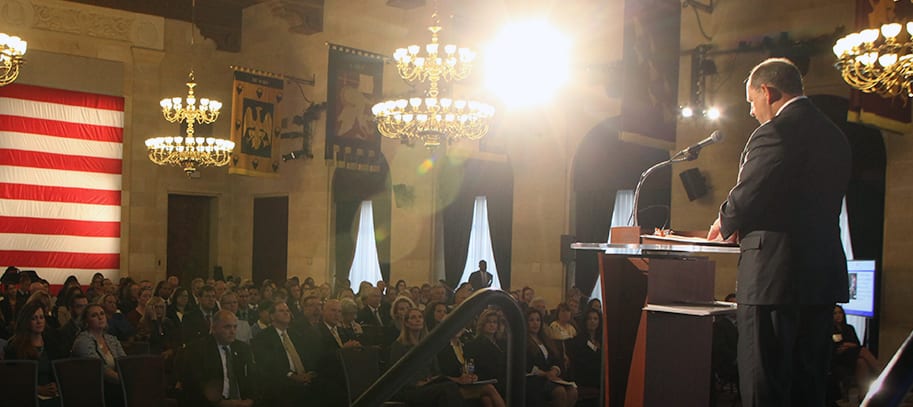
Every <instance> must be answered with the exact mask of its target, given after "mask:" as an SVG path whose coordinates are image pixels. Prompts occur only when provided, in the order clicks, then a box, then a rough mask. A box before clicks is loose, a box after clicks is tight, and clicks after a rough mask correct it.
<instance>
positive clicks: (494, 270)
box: [457, 196, 501, 289]
mask: <svg viewBox="0 0 913 407" xmlns="http://www.w3.org/2000/svg"><path fill="white" fill-rule="evenodd" d="M479 260H485V262H487V263H488V272H489V273H491V275H492V276H493V278H492V282H491V287H492V288H497V289H500V288H501V278H500V277H499V276H498V266H497V265H496V264H495V252H494V250H492V248H491V231H490V230H489V229H488V200H487V199H486V198H485V197H484V196H477V197H476V201H475V205H474V206H473V208H472V229H471V231H470V232H469V250H468V251H467V252H466V266H464V267H463V275H462V276H461V277H460V284H463V283H465V282H467V281H469V275H470V274H472V272H473V271H476V270H478V268H479ZM457 286H459V284H457Z"/></svg>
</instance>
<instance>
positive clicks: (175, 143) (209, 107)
mask: <svg viewBox="0 0 913 407" xmlns="http://www.w3.org/2000/svg"><path fill="white" fill-rule="evenodd" d="M196 86H197V84H196V82H195V81H194V77H193V71H190V79H189V80H188V82H187V97H186V98H184V99H183V100H182V99H181V98H180V97H173V98H165V99H162V101H161V102H160V104H161V106H162V114H163V115H164V116H165V120H168V121H169V122H171V123H182V122H183V123H187V135H186V137H153V138H150V139H147V140H146V149H147V150H148V152H149V159H150V160H152V162H154V163H156V164H158V165H174V166H179V167H183V168H184V172H185V173H187V176H190V175H192V174H193V173H194V172H196V171H197V167H205V166H213V167H221V166H224V165H227V164H228V162H229V161H230V159H231V151H232V150H233V149H234V148H235V143H234V142H233V141H231V140H223V139H217V138H214V137H195V136H194V129H193V125H194V124H195V123H200V124H212V123H213V122H215V121H216V119H218V118H219V110H220V109H221V108H222V102H219V101H218V100H212V99H207V98H201V99H200V100H199V105H198V104H197V97H196V95H194V93H193V88H194V87H196Z"/></svg>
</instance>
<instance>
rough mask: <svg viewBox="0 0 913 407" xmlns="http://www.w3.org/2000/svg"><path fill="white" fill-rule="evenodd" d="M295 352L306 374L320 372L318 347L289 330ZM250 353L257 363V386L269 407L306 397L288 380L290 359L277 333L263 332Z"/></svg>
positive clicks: (258, 335)
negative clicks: (252, 353) (318, 367)
mask: <svg viewBox="0 0 913 407" xmlns="http://www.w3.org/2000/svg"><path fill="white" fill-rule="evenodd" d="M286 332H287V333H288V336H289V339H290V340H291V341H292V345H294V346H295V351H297V352H298V356H299V357H300V358H301V363H302V364H303V365H304V368H305V370H307V371H309V372H310V371H317V362H318V360H317V358H318V357H319V356H320V349H319V346H318V345H317V344H316V343H310V342H312V341H310V342H309V341H308V340H307V339H306V338H304V337H302V336H301V335H300V334H299V333H298V332H297V331H295V330H293V329H289V330H286ZM251 349H252V350H253V352H254V359H255V360H256V361H257V371H256V373H257V383H259V385H260V386H259V389H260V392H261V393H262V394H263V399H264V402H265V404H266V405H273V404H277V403H279V402H280V401H295V400H281V399H283V398H301V397H303V393H302V391H303V388H302V386H299V385H298V384H297V383H295V382H293V381H292V380H291V379H289V378H288V373H289V371H290V370H291V369H290V368H289V362H288V356H287V355H286V353H285V348H284V347H282V339H281V338H279V333H277V332H276V329H275V328H273V327H269V328H266V329H264V330H263V331H261V332H260V333H259V334H257V336H255V337H254V338H253V339H252V340H251Z"/></svg>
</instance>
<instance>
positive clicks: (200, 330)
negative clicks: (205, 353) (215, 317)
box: [181, 307, 215, 344]
mask: <svg viewBox="0 0 913 407" xmlns="http://www.w3.org/2000/svg"><path fill="white" fill-rule="evenodd" d="M214 313H215V312H213V314H214ZM211 318H212V316H210V319H211ZM207 336H209V323H207V322H206V318H205V317H204V316H203V311H201V310H200V307H193V308H192V309H190V310H189V311H187V312H185V313H184V320H183V321H182V322H181V340H182V341H184V343H185V344H188V343H191V342H193V341H195V340H197V339H200V338H205V337H207Z"/></svg>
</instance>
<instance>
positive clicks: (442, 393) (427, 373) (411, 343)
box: [390, 308, 463, 407]
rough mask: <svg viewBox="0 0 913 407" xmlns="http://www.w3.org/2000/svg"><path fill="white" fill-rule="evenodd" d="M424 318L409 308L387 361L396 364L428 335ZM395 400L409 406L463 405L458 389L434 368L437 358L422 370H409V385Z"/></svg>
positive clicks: (415, 310)
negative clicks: (410, 371)
mask: <svg viewBox="0 0 913 407" xmlns="http://www.w3.org/2000/svg"><path fill="white" fill-rule="evenodd" d="M427 333H428V330H427V329H425V318H424V315H423V314H422V311H421V310H419V309H418V308H412V309H410V310H408V311H407V312H406V316H405V317H404V319H403V327H402V330H401V333H400V336H399V338H396V341H394V342H393V344H392V345H390V361H391V362H393V361H396V360H399V359H400V358H402V357H403V356H404V355H405V354H406V353H408V352H409V351H410V350H411V349H412V348H413V347H415V345H417V344H418V343H419V342H421V340H422V338H424V336H425V335H427ZM394 399H395V400H399V401H404V402H406V403H408V404H409V405H410V406H412V405H415V406H435V407H436V406H454V407H456V406H462V405H463V397H461V396H460V390H459V386H457V384H456V383H455V382H453V381H451V380H447V379H446V378H443V377H442V376H441V374H440V370H439V369H438V367H437V359H436V358H433V359H430V360H428V361H427V363H426V364H425V365H424V366H422V367H421V368H418V369H415V370H414V371H412V376H411V377H410V380H409V382H407V384H406V385H405V386H403V388H402V389H400V391H399V393H397V394H396V395H395V396H394Z"/></svg>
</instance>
